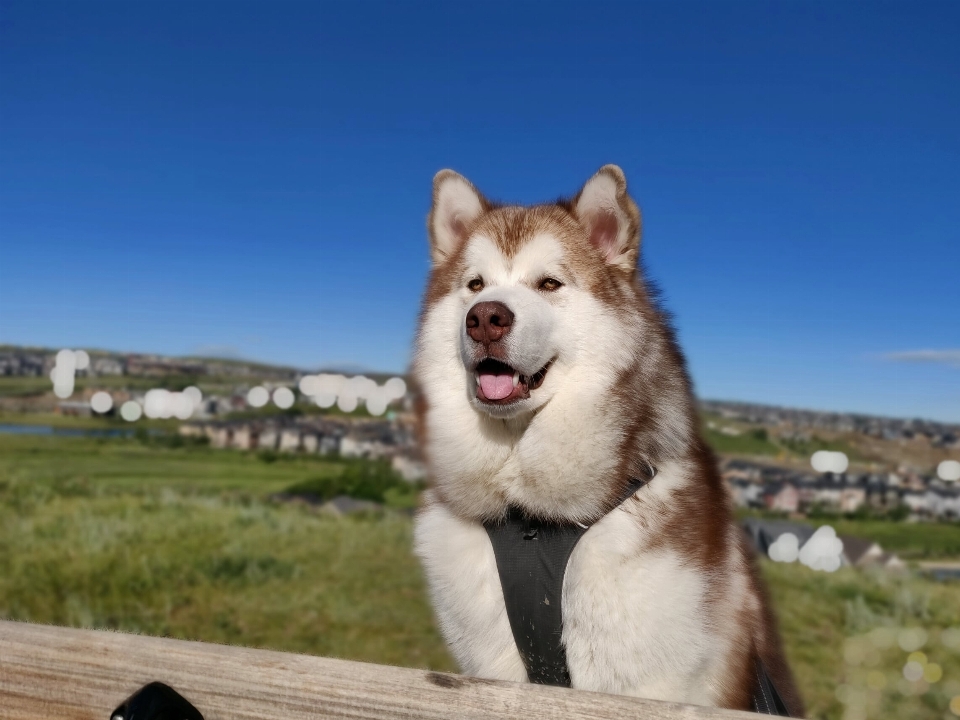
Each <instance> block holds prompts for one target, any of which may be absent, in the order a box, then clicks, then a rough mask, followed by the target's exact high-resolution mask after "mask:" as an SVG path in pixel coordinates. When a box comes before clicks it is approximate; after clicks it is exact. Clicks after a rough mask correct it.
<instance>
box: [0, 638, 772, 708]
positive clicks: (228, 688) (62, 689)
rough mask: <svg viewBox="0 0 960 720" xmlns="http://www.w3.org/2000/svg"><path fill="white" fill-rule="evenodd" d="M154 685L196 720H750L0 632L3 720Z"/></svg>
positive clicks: (396, 671) (591, 697) (214, 650)
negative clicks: (180, 698) (175, 696)
mask: <svg viewBox="0 0 960 720" xmlns="http://www.w3.org/2000/svg"><path fill="white" fill-rule="evenodd" d="M153 680H160V681H162V682H165V683H167V684H169V685H172V686H173V687H174V688H176V689H177V690H178V691H179V692H180V693H181V694H183V695H184V696H185V697H186V698H187V699H188V700H190V702H192V703H193V704H194V705H196V707H197V709H199V710H200V712H201V713H202V714H203V716H204V718H205V720H226V719H227V718H230V719H231V720H233V719H234V718H237V719H240V720H243V719H246V718H250V719H251V720H252V719H254V718H256V720H274V719H275V720H281V719H282V720H300V719H301V718H371V719H372V720H382V719H383V718H410V719H414V718H438V719H440V718H443V719H444V720H446V719H447V718H510V719H511V720H515V719H517V718H519V719H521V720H527V719H530V720H532V719H533V718H536V719H537V720H548V719H550V718H557V719H558V720H559V719H560V718H563V720H571V719H573V718H595V719H597V720H599V719H601V718H604V719H609V718H645V719H649V720H681V719H684V720H686V719H694V718H696V719H697V720H707V719H711V720H712V719H716V720H736V719H737V718H740V719H741V720H748V719H750V718H757V717H758V716H757V715H752V714H750V713H740V712H730V711H723V710H714V709H710V708H704V707H697V706H693V705H678V704H673V703H661V702H655V701H652V700H640V699H637V698H627V697H620V696H616V695H601V694H598V693H587V692H580V691H574V690H565V689H561V688H552V687H544V686H539V685H527V684H517V683H507V682H494V681H489V680H478V679H476V678H469V677H465V676H461V675H451V674H447V673H434V672H427V671H424V670H412V669H409V668H398V667H389V666H383V665H370V664H367V663H358V662H350V661H346V660H333V659H330V658H323V657H313V656H309V655H294V654H290V653H281V652H272V651H269V650H251V649H249V648H240V647H230V646H226V645H212V644H209V643H200V642H188V641H185V640H170V639H166V638H152V637H144V636H142V635H129V634H124V633H117V632H107V631H102V630H75V629H70V628H62V627H52V626H48V625H32V624H29V623H19V622H9V621H0V717H2V718H3V719H4V720H27V719H28V718H29V720H40V719H43V720H59V719H61V718H63V719H67V718H69V720H109V716H110V711H111V710H113V708H114V707H116V706H117V705H119V704H120V703H121V702H122V701H123V700H124V699H125V698H126V697H127V696H128V695H130V694H131V693H133V692H134V691H136V690H137V689H138V688H140V687H141V686H142V685H144V684H146V683H148V682H150V681H153Z"/></svg>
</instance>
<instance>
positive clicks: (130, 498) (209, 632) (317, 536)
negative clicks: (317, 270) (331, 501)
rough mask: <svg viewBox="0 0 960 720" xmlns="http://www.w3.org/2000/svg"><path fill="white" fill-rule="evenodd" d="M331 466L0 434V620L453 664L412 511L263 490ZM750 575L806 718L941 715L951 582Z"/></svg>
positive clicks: (951, 652) (954, 653)
mask: <svg viewBox="0 0 960 720" xmlns="http://www.w3.org/2000/svg"><path fill="white" fill-rule="evenodd" d="M343 470H344V467H343V466H341V465H340V464H338V463H331V462H326V461H324V460H322V459H319V458H295V459H284V460H278V461H275V462H270V463H267V462H263V461H262V460H260V459H258V457H257V456H255V455H247V454H244V453H238V452H232V451H217V450H212V449H210V448H206V447H199V448H178V449H172V448H164V447H158V446H155V445H144V444H141V443H140V442H138V441H136V440H133V439H130V440H116V439H111V440H95V439H88V438H64V437H36V436H10V435H2V434H0V617H5V618H14V619H21V620H32V621H36V622H55V623H63V624H68V625H73V626H81V627H110V628H119V629H124V630H132V631H138V632H143V633H148V634H157V635H169V636H173V637H180V638H192V639H202V640H209V641H215V642H227V643H235V644H243V645H249V646H257V647H268V648H274V649H279V650H291V651H299V652H308V653H316V654H323V655H330V656H339V657H345V658H353V659H359V660H366V661H371V662H380V663H392V664H399V665H408V666H415V667H424V668H432V669H441V670H451V669H454V665H453V663H452V661H451V659H450V657H449V655H448V653H447V651H446V649H445V648H444V646H443V642H442V640H441V638H440V637H439V635H438V633H437V631H436V629H435V627H434V624H433V620H432V615H431V611H430V608H429V604H428V601H427V598H426V595H425V588H424V585H423V580H422V575H421V573H420V569H419V567H418V565H417V563H416V561H415V559H414V558H413V556H412V554H411V551H410V544H411V522H410V519H409V517H407V516H405V515H403V514H398V513H392V512H386V513H382V514H378V515H373V516H367V517H363V518H338V517H333V516H328V515H323V514H318V513H317V512H314V511H312V510H310V509H308V508H305V507H302V506H296V505H276V504H272V503H270V502H269V501H268V500H267V496H268V495H269V494H270V493H272V492H275V491H277V490H281V489H285V488H288V487H290V486H292V485H296V484H307V485H310V484H311V483H314V484H315V483H316V482H317V479H318V478H324V477H333V476H335V475H337V474H338V473H342V472H343ZM876 525H877V526H878V527H881V528H883V527H886V526H891V527H896V528H901V529H902V532H903V533H904V535H903V538H905V539H904V540H903V542H904V543H905V545H904V547H907V546H916V547H922V546H924V543H925V542H926V543H927V545H929V547H930V548H932V549H936V548H940V549H942V548H944V547H947V548H949V547H952V546H951V544H950V543H951V542H952V541H946V542H945V541H944V540H943V538H942V533H943V532H944V531H943V530H942V529H940V528H939V526H922V525H912V526H906V525H900V526H897V525H894V524H892V523H878V524H876ZM839 529H840V531H841V532H852V530H851V528H846V527H841V528H839ZM856 529H860V530H862V531H864V532H868V533H872V532H874V530H875V528H874V527H873V525H869V526H868V525H863V526H861V527H859V528H853V530H856ZM924 533H932V534H931V535H930V537H932V538H934V539H933V540H930V541H929V542H927V541H924V540H922V539H918V538H922V536H923V535H924ZM861 534H862V533H861ZM881 542H883V543H884V545H888V544H889V545H891V546H892V545H893V541H890V542H889V543H888V542H887V541H884V540H881ZM931 551H933V550H931ZM763 572H764V574H765V576H766V578H767V580H768V582H769V585H770V588H771V593H772V595H773V597H774V599H775V602H776V606H777V609H778V612H779V615H780V618H781V626H782V629H783V634H784V638H785V642H786V646H787V652H788V655H789V657H790V660H791V663H792V665H793V667H794V670H795V672H796V674H797V676H798V679H799V681H800V684H801V687H802V690H803V693H804V695H805V697H806V699H807V702H808V705H809V708H810V716H811V717H822V718H831V719H833V718H836V719H837V720H840V718H844V717H846V718H893V717H897V718H908V719H912V718H916V719H917V720H920V719H927V718H929V719H930V720H934V719H940V718H944V717H945V715H944V713H945V712H947V711H946V708H947V703H948V702H949V697H952V695H951V693H953V694H957V695H960V642H958V646H957V647H955V648H954V647H951V646H950V644H949V642H947V641H949V640H950V639H951V638H952V637H953V636H952V635H950V634H949V633H943V632H942V631H943V630H944V629H945V628H949V627H960V584H958V583H948V584H938V583H934V582H932V581H929V580H925V579H922V578H917V577H911V576H907V577H902V578H898V577H892V576H887V575H883V574H876V575H874V574H868V573H862V572H859V571H854V570H841V571H839V572H837V573H835V574H832V575H828V574H825V573H819V572H814V571H811V570H808V569H806V568H804V567H802V566H799V565H796V564H793V565H780V564H774V563H764V565H763ZM912 627H921V628H923V629H924V631H925V633H926V637H925V638H924V643H923V647H922V648H920V650H921V651H922V652H923V653H925V657H924V662H925V667H929V666H931V665H932V664H934V663H935V664H936V665H937V666H938V667H939V668H940V671H941V673H942V676H941V677H939V678H937V679H936V681H935V682H929V683H927V684H926V686H925V685H924V684H923V681H921V682H920V683H914V684H910V683H906V681H903V682H901V679H902V674H901V668H902V667H903V665H904V663H905V662H906V661H907V659H908V653H907V652H906V651H904V650H903V649H901V648H900V647H899V645H898V637H899V636H898V633H899V632H900V630H901V629H903V628H912ZM878 629H879V630H878ZM891 633H892V635H891ZM958 635H960V631H958ZM881 636H882V638H881ZM890 637H892V638H893V642H892V645H891V644H890V643H889V642H887V641H889V640H890ZM877 638H880V639H884V638H885V639H884V642H885V643H886V644H885V645H874V639H877ZM958 639H960V638H958ZM930 672H931V673H932V674H931V675H930V677H931V679H932V678H933V676H934V675H935V674H936V673H935V672H934V671H933V670H931V671H930ZM905 683H906V684H905ZM951 683H953V684H951ZM842 701H845V703H846V704H844V702H842Z"/></svg>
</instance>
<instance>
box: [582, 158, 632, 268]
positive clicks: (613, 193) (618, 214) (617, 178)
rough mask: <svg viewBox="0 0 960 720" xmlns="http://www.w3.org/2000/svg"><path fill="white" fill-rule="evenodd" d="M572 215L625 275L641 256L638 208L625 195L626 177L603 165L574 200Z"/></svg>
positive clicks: (610, 166) (602, 253)
mask: <svg viewBox="0 0 960 720" xmlns="http://www.w3.org/2000/svg"><path fill="white" fill-rule="evenodd" d="M572 205H573V212H574V214H575V215H576V216H577V219H578V220H579V221H580V224H581V225H583V227H584V228H586V230H587V235H588V236H589V238H590V242H591V243H592V244H593V246H594V247H596V248H597V250H599V251H600V254H601V255H602V256H603V259H604V260H605V261H606V262H607V263H608V264H610V265H615V266H617V267H619V268H621V269H622V270H625V271H627V272H633V271H634V270H636V267H637V257H638V255H639V254H640V226H641V221H640V209H639V208H638V207H637V204H636V203H635V202H634V201H633V200H632V199H631V198H630V196H629V195H627V178H626V177H625V176H624V174H623V170H621V169H620V168H619V167H617V166H616V165H604V166H603V167H602V168H600V170H598V171H597V174H596V175H594V176H593V177H592V178H590V179H589V180H587V184H586V185H584V186H583V188H582V189H581V190H580V192H579V193H578V194H577V196H576V197H575V198H574V199H573V203H572Z"/></svg>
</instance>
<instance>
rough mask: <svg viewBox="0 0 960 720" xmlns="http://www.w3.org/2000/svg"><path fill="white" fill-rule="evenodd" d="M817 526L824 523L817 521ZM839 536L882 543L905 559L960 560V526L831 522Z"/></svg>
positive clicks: (945, 523)
mask: <svg viewBox="0 0 960 720" xmlns="http://www.w3.org/2000/svg"><path fill="white" fill-rule="evenodd" d="M815 524H818V525H819V524H823V523H821V522H817V523H815ZM826 524H828V525H832V526H833V528H834V529H835V530H836V531H837V534H838V535H853V536H855V537H862V538H866V539H868V540H874V541H876V542H878V543H880V547H882V548H883V549H884V550H885V551H887V552H895V553H897V554H898V555H900V557H902V558H904V559H911V560H914V559H917V560H920V559H933V558H936V559H947V558H960V523H957V522H952V523H947V522H944V523H905V522H886V521H883V520H841V519H836V520H827V521H826Z"/></svg>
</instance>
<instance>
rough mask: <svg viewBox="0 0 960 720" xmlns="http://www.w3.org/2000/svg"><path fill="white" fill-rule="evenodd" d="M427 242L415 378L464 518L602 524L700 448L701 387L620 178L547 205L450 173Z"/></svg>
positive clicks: (431, 457) (441, 477)
mask: <svg viewBox="0 0 960 720" xmlns="http://www.w3.org/2000/svg"><path fill="white" fill-rule="evenodd" d="M428 230H429V235H430V245H431V254H432V259H433V267H432V271H431V273H430V280H429V284H428V286H427V293H426V297H425V300H424V305H423V311H422V314H421V318H420V330H419V334H418V338H417V346H416V357H415V359H414V368H413V370H414V377H415V380H416V385H417V386H418V387H419V391H420V393H419V402H418V409H419V412H418V415H419V417H420V420H421V423H420V428H421V431H422V433H423V435H422V440H424V442H425V445H424V447H425V450H426V455H427V460H428V462H429V464H430V468H431V475H432V476H433V478H434V480H435V481H436V484H435V487H436V490H437V492H439V493H441V494H442V495H443V497H444V498H446V501H447V502H448V503H450V504H451V506H452V507H455V509H456V511H457V512H458V513H460V514H462V515H464V516H471V517H486V518H490V517H496V516H497V514H498V513H500V512H502V511H503V509H504V508H505V507H506V506H507V505H508V504H513V505H517V506H521V507H524V508H525V509H527V510H528V511H530V512H533V513H535V514H538V515H541V516H544V517H565V518H568V519H570V518H572V519H578V520H579V519H583V518H595V517H597V516H598V515H599V514H602V512H604V508H607V509H609V507H610V503H611V502H612V500H611V498H615V497H617V496H618V492H619V490H622V488H623V487H625V485H624V483H625V482H626V481H627V479H628V478H629V477H638V475H636V473H637V472H640V471H641V470H642V469H643V468H645V467H646V466H648V465H649V464H652V463H656V462H658V461H659V460H660V459H662V458H667V457H675V456H676V455H677V453H678V452H679V451H680V450H681V449H682V448H683V447H684V446H685V444H686V443H687V442H688V440H689V438H690V437H691V436H692V435H691V434H692V433H693V432H694V431H693V428H694V425H695V423H694V422H693V421H692V420H691V418H692V417H693V412H692V410H691V398H690V394H689V384H688V380H687V378H686V374H685V371H684V368H683V360H682V356H681V355H680V352H679V350H678V349H677V347H676V344H675V343H674V341H673V338H672V334H671V331H670V328H669V324H668V323H667V322H666V321H665V320H664V318H663V316H662V314H661V313H660V312H659V310H658V309H657V307H656V305H655V304H654V303H653V302H652V301H651V300H650V298H649V296H648V293H647V291H646V289H645V283H644V281H643V278H642V277H640V276H639V275H638V258H639V251H640V211H639V210H638V209H637V206H636V204H635V203H634V202H633V200H632V199H631V198H630V196H629V195H628V194H627V183H626V180H625V179H624V176H623V172H622V171H621V170H620V168H618V167H616V166H613V165H607V166H605V167H603V168H601V169H600V171H599V172H597V174H596V175H594V176H593V177H592V178H590V179H589V180H588V181H587V182H586V184H585V185H584V186H583V187H582V188H581V190H580V191H579V192H578V193H577V194H576V195H575V196H574V197H573V198H572V199H571V200H563V201H559V202H556V203H552V204H544V205H535V206H532V207H519V206H506V205H498V204H495V203H491V202H490V201H488V200H487V199H486V198H484V197H483V195H481V194H480V193H479V192H478V191H477V190H476V188H474V186H473V185H471V184H470V182H469V181H467V180H466V179H465V178H463V177H462V176H460V175H458V174H456V173H454V172H452V171H449V170H444V171H442V172H440V173H438V174H437V176H436V177H435V178H434V183H433V207H432V209H431V211H430V216H429V220H428ZM644 471H645V470H644ZM618 488H619V490H618Z"/></svg>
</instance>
